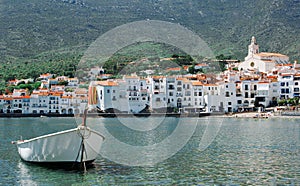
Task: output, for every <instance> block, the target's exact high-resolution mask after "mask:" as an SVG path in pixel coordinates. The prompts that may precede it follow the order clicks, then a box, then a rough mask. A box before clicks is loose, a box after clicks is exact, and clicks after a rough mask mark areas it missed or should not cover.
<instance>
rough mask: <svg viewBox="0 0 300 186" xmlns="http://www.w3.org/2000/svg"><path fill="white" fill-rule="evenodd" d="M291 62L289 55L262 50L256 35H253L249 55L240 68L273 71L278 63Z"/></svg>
mask: <svg viewBox="0 0 300 186" xmlns="http://www.w3.org/2000/svg"><path fill="white" fill-rule="evenodd" d="M287 63H289V57H288V56H286V55H283V54H279V53H269V52H261V53H259V46H258V45H257V43H256V39H255V37H252V39H251V44H250V45H249V46H248V55H247V56H246V57H245V61H244V62H242V63H241V64H240V65H239V67H238V68H239V70H244V71H245V70H246V71H247V70H258V71H259V72H265V73H266V72H269V71H272V70H273V69H274V68H275V67H276V65H278V64H287Z"/></svg>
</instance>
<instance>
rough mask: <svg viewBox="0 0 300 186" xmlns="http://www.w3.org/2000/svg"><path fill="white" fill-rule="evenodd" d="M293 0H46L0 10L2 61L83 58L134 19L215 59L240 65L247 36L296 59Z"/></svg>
mask: <svg viewBox="0 0 300 186" xmlns="http://www.w3.org/2000/svg"><path fill="white" fill-rule="evenodd" d="M299 12H300V1H299V0H271V1H268V2H266V1H258V0H252V1H251V0H245V1H238V0H204V1H197V0H187V1H183V0H172V1H171V0H166V1H161V0H151V1H146V0H141V1H136V0H129V1H122V2H119V1H117V0H111V1H109V0H103V1H96V0H48V1H42V2H41V1H38V0H32V1H30V2H27V1H23V2H15V1H9V0H3V1H2V3H1V5H0V14H1V17H0V24H1V25H2V26H1V28H0V32H1V33H2V34H1V36H0V55H1V56H2V58H1V61H2V62H7V61H10V62H14V61H16V60H21V61H22V60H23V61H26V60H28V61H31V60H32V59H34V58H35V57H36V56H38V55H39V54H41V53H45V52H47V51H53V50H54V51H55V50H57V51H59V50H63V49H66V51H68V50H69V49H68V48H76V49H75V51H77V52H78V53H83V52H84V51H85V49H87V47H88V46H89V44H90V43H91V42H93V41H94V40H95V39H96V38H97V37H99V36H100V35H102V34H103V33H105V32H107V31H109V30H110V29H113V28H114V27H116V26H120V25H122V24H126V23H129V22H133V21H140V20H147V19H151V20H162V21H169V22H172V23H179V24H181V25H183V26H185V27H186V28H188V29H190V30H191V31H193V32H195V33H196V34H198V35H199V36H200V37H201V38H202V39H203V40H205V41H206V42H207V43H208V45H209V46H210V47H211V48H212V49H213V51H214V53H215V54H216V55H218V54H221V53H223V54H225V55H231V56H233V57H234V58H238V59H240V60H243V57H244V56H246V53H247V46H248V44H249V42H250V39H251V36H253V35H254V36H255V37H256V38H257V41H258V43H259V45H260V48H261V51H268V52H280V53H283V54H286V55H288V56H290V57H291V60H294V59H299V58H300V54H299V51H300V42H299V40H300V32H299V30H300V13H299Z"/></svg>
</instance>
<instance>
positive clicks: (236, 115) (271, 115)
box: [0, 112, 300, 119]
mask: <svg viewBox="0 0 300 186" xmlns="http://www.w3.org/2000/svg"><path fill="white" fill-rule="evenodd" d="M81 116H82V114H80V115H79V117H81ZM88 116H89V117H99V118H115V117H124V118H125V117H177V118H180V117H183V118H188V117H194V118H200V117H220V118H253V119H269V118H300V113H299V112H286V113H282V114H279V113H258V112H244V113H233V114H230V115H229V114H224V113H140V114H128V113H88ZM28 117H32V118H38V117H40V118H54V117H56V118H59V117H61V118H63V117H75V115H74V114H20V113H10V114H4V113H1V114H0V118H28Z"/></svg>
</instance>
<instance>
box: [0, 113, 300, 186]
mask: <svg viewBox="0 0 300 186" xmlns="http://www.w3.org/2000/svg"><path fill="white" fill-rule="evenodd" d="M92 120H93V119H90V122H91V123H96V124H92V126H91V127H92V128H94V129H97V130H99V131H100V130H101V128H102V127H105V128H106V129H107V131H109V133H111V134H112V135H113V136H114V137H116V138H118V140H119V141H123V142H125V143H127V144H131V145H136V146H146V145H149V144H155V143H158V142H159V141H162V140H163V139H164V138H166V137H167V136H170V135H171V134H172V132H173V131H174V130H175V128H176V127H177V120H178V119H176V118H167V119H165V120H164V122H162V124H161V125H159V126H157V127H156V128H155V129H153V130H151V131H148V132H142V131H138V132H137V131H133V130H131V129H129V128H127V127H125V126H123V125H121V124H120V121H118V119H116V118H106V119H98V120H97V122H93V121H92ZM126 120H127V121H129V122H130V118H127V119H126ZM156 120H159V119H153V118H152V119H145V122H144V123H143V124H144V125H150V124H151V123H152V124H153V123H155V122H156ZM182 120H184V123H185V124H186V125H187V126H191V127H192V126H194V125H197V128H196V130H195V132H194V134H193V136H192V138H191V139H190V140H189V142H188V143H187V144H186V145H185V146H184V148H183V149H181V150H180V151H179V152H178V153H176V154H175V155H174V156H172V157H171V158H169V159H167V160H164V161H162V162H160V163H157V164H155V165H151V166H143V167H136V166H125V165H121V164H118V163H114V162H113V161H110V160H109V159H108V158H104V157H103V156H101V155H99V157H98V158H97V159H96V161H95V166H94V167H93V168H91V169H88V171H87V172H86V173H83V172H80V171H68V170H63V169H51V168H46V167H40V166H36V165H30V164H27V163H24V162H22V161H21V160H20V158H19V155H18V153H17V149H16V147H15V146H14V145H12V144H10V142H11V141H12V140H16V139H19V138H20V136H22V137H23V138H24V139H26V138H32V137H36V136H40V135H43V134H47V133H52V132H57V131H60V130H65V129H70V128H73V127H75V126H76V124H75V123H76V122H75V120H74V119H73V118H12V119H9V118H5V119H3V118H2V119H0V142H1V143H0V144H1V145H0V170H1V171H0V185H72V184H73V185H77V184H78V185H128V184H135V185H137V184H146V185H149V184H159V185H181V184H183V185H187V184H188V185H190V184H196V185H277V184H278V185H300V119H266V120H254V119H241V118H226V119H224V121H223V122H222V125H221V127H220V130H219V131H218V133H217V135H216V137H215V138H214V140H213V141H212V143H211V144H210V145H209V146H208V147H207V148H206V149H205V150H200V149H199V143H200V142H201V139H202V136H203V135H204V131H205V129H206V127H207V126H206V124H205V122H201V120H202V119H200V122H198V124H197V122H195V121H194V120H193V119H190V118H186V119H182ZM100 132H101V131H100ZM183 135H184V134H183ZM109 148H114V147H113V146H112V145H109V144H108V143H105V144H103V150H107V149H109ZM159 153H160V152H153V153H152V152H150V153H148V154H147V156H145V158H154V157H155V156H157V154H159ZM152 154H153V157H151V155H152ZM132 156H134V154H133V155H132Z"/></svg>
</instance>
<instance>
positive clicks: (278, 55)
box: [256, 52, 287, 57]
mask: <svg viewBox="0 0 300 186" xmlns="http://www.w3.org/2000/svg"><path fill="white" fill-rule="evenodd" d="M256 55H258V56H261V57H287V56H286V55H283V54H279V53H271V52H261V53H259V54H256Z"/></svg>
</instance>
